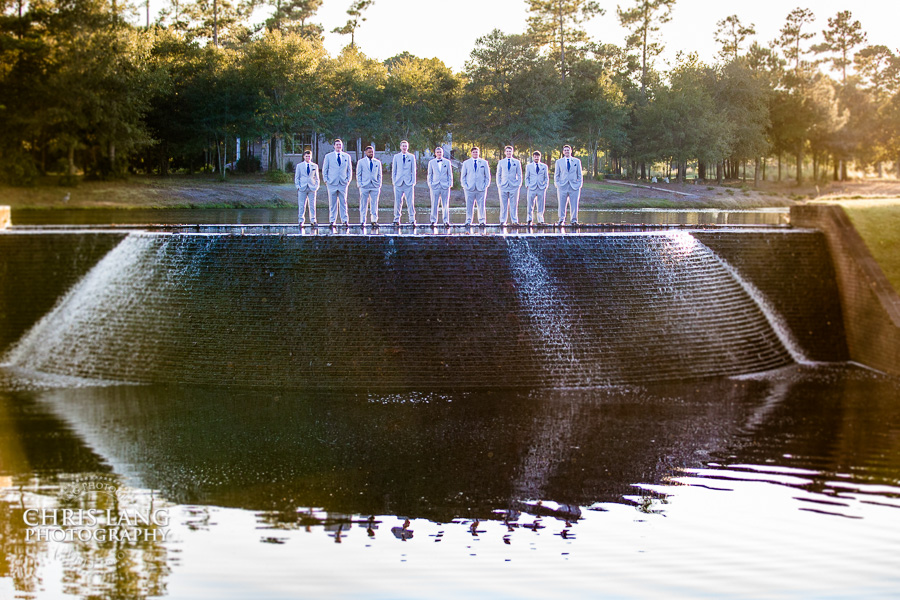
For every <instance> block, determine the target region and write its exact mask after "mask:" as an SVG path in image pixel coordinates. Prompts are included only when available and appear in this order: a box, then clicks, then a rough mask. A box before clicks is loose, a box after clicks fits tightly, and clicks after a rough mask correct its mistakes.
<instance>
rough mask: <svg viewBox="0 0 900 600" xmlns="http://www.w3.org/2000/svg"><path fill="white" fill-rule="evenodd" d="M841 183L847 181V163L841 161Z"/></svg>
mask: <svg viewBox="0 0 900 600" xmlns="http://www.w3.org/2000/svg"><path fill="white" fill-rule="evenodd" d="M841 181H847V161H846V160H842V161H841Z"/></svg>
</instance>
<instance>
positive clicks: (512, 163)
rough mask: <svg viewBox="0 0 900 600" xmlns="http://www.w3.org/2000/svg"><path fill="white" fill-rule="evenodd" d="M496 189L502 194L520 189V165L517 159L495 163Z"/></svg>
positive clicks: (507, 159) (503, 159)
mask: <svg viewBox="0 0 900 600" xmlns="http://www.w3.org/2000/svg"><path fill="white" fill-rule="evenodd" d="M497 187H498V188H500V190H501V191H504V192H514V191H516V190H517V189H518V188H520V187H522V163H520V162H519V160H518V159H517V158H501V159H500V162H498V163H497Z"/></svg>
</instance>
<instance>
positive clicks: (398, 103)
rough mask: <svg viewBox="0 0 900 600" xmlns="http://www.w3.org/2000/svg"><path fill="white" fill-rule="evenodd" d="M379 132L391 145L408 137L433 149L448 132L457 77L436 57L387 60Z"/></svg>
mask: <svg viewBox="0 0 900 600" xmlns="http://www.w3.org/2000/svg"><path fill="white" fill-rule="evenodd" d="M386 66H387V69H388V73H387V79H386V81H385V89H384V103H383V104H382V106H381V113H382V115H383V118H384V120H383V121H382V129H381V135H383V136H385V137H386V138H387V140H388V141H390V143H391V146H393V147H399V146H400V141H401V140H407V141H409V143H410V144H411V145H412V147H413V148H428V149H432V148H435V147H436V146H439V145H441V144H442V143H443V142H444V140H445V139H446V137H447V134H448V133H450V130H451V123H452V122H453V118H454V116H455V115H456V108H457V101H458V96H459V92H460V89H461V81H460V79H459V77H457V76H456V75H454V74H453V71H451V70H450V69H449V68H448V67H447V66H446V65H444V63H442V62H441V61H440V60H438V59H436V58H431V59H423V58H417V57H415V56H411V55H409V54H408V53H407V55H406V56H400V57H395V58H393V59H389V60H388V61H387V65H386Z"/></svg>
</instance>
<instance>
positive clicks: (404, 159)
mask: <svg viewBox="0 0 900 600" xmlns="http://www.w3.org/2000/svg"><path fill="white" fill-rule="evenodd" d="M403 164H404V165H405V164H406V157H405V156H404V157H403Z"/></svg>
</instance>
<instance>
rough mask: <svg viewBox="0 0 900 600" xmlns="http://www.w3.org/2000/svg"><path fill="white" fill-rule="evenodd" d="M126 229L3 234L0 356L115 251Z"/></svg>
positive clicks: (0, 236)
mask: <svg viewBox="0 0 900 600" xmlns="http://www.w3.org/2000/svg"><path fill="white" fill-rule="evenodd" d="M124 237H125V234H122V233H111V232H103V233H87V232H78V233H42V232H31V231H29V232H25V233H12V232H5V233H0V354H2V353H3V350H4V349H5V348H6V347H7V346H9V345H10V344H12V343H13V342H15V341H16V340H17V339H19V338H20V337H21V336H22V334H24V333H25V332H26V331H28V329H30V328H31V327H32V325H34V324H35V323H36V322H37V321H38V320H39V319H40V318H41V317H42V316H44V315H45V314H46V313H48V312H49V311H50V309H52V308H53V306H54V305H55V304H56V302H57V301H58V300H59V299H60V298H61V297H62V296H63V294H64V293H65V292H66V291H67V290H69V289H70V288H71V287H72V286H73V285H75V283H77V282H78V281H79V280H80V279H81V278H82V277H83V276H84V275H85V273H87V272H88V271H89V270H90V269H91V268H92V267H93V266H94V265H96V264H97V262H98V261H99V260H100V259H101V258H103V256H105V255H106V254H107V253H108V252H109V251H110V250H112V249H113V248H115V247H116V246H117V245H118V244H119V242H121V241H122V240H123V239H124Z"/></svg>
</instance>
